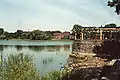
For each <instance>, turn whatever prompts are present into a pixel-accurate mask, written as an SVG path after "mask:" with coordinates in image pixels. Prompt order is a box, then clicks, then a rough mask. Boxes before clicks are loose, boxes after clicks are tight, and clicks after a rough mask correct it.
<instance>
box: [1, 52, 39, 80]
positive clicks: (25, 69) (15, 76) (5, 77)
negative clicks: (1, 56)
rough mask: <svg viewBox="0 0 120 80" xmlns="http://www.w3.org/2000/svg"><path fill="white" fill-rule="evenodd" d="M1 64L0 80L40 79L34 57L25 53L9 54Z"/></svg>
mask: <svg viewBox="0 0 120 80" xmlns="http://www.w3.org/2000/svg"><path fill="white" fill-rule="evenodd" d="M1 65H2V66H1V67H0V80H1V79H2V80H40V76H39V72H38V71H37V69H36V68H35V65H34V63H33V59H32V57H30V56H28V55H23V53H20V54H18V55H13V54H11V55H9V56H8V58H7V59H6V60H4V61H3V62H2V64H1Z"/></svg>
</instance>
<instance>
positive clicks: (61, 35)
mask: <svg viewBox="0 0 120 80" xmlns="http://www.w3.org/2000/svg"><path fill="white" fill-rule="evenodd" d="M63 38H64V35H63V33H53V39H63Z"/></svg>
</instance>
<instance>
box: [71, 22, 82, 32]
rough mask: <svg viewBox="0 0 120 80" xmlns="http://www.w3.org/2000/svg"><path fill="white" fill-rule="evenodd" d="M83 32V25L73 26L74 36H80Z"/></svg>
mask: <svg viewBox="0 0 120 80" xmlns="http://www.w3.org/2000/svg"><path fill="white" fill-rule="evenodd" d="M81 31H82V26H81V25H78V24H75V25H74V26H73V29H72V32H73V34H74V33H77V34H80V32H81Z"/></svg>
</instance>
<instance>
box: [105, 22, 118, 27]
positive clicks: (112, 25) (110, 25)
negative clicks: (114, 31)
mask: <svg viewBox="0 0 120 80" xmlns="http://www.w3.org/2000/svg"><path fill="white" fill-rule="evenodd" d="M116 26H117V25H116V24H114V23H111V24H107V25H105V26H104V27H106V28H114V27H116Z"/></svg>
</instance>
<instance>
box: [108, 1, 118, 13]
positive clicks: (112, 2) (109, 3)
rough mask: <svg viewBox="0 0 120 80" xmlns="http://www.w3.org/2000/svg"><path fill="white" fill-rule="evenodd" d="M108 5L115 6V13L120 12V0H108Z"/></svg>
mask: <svg viewBox="0 0 120 80" xmlns="http://www.w3.org/2000/svg"><path fill="white" fill-rule="evenodd" d="M107 6H110V7H115V8H116V11H115V12H116V13H117V14H118V15H119V14H120V0H112V1H108V5H107Z"/></svg>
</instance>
